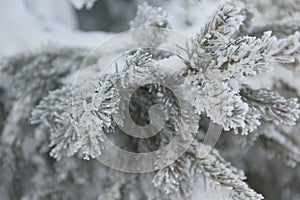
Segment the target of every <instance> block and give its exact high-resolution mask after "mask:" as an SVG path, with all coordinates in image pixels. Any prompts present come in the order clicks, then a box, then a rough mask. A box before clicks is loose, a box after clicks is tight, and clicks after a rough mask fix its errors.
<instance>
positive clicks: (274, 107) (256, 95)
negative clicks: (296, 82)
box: [240, 85, 300, 125]
mask: <svg viewBox="0 0 300 200" xmlns="http://www.w3.org/2000/svg"><path fill="white" fill-rule="evenodd" d="M240 94H241V96H242V97H243V100H244V101H245V102H247V103H248V104H249V106H250V107H251V108H252V109H253V110H254V111H255V112H256V113H257V114H259V115H260V116H261V118H262V119H263V120H266V121H271V122H273V123H275V124H277V125H278V124H286V125H295V122H296V120H297V119H298V118H299V115H300V110H299V104H298V99H297V98H291V99H285V98H283V97H280V96H276V95H275V94H274V92H272V91H270V90H267V89H259V90H253V89H251V88H249V87H248V86H246V85H243V87H242V89H241V91H240Z"/></svg>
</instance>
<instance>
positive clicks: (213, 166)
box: [186, 143, 263, 200]
mask: <svg viewBox="0 0 300 200" xmlns="http://www.w3.org/2000/svg"><path fill="white" fill-rule="evenodd" d="M205 148H209V147H206V146H205V145H203V144H201V143H195V144H194V146H192V147H191V148H190V150H189V151H188V152H187V153H186V154H187V156H188V158H189V159H190V162H191V168H192V170H193V171H194V173H195V174H198V173H199V174H202V175H204V176H206V177H207V178H209V179H210V180H212V181H213V182H214V183H215V184H216V185H221V186H224V187H229V188H232V197H233V198H234V199H240V200H245V199H249V200H250V199H251V200H253V199H263V196H262V195H261V194H258V193H256V192H255V191H254V190H253V189H251V188H249V186H248V185H247V184H246V183H245V182H244V180H245V179H246V177H245V176H244V172H243V171H240V170H238V169H236V168H234V167H233V166H232V165H231V164H230V163H228V162H226V161H225V160H224V159H223V158H222V157H221V156H220V155H219V153H218V152H217V151H216V150H213V151H211V152H210V153H209V154H208V155H207V156H206V157H204V158H203V157H202V156H203V155H202V152H201V149H202V150H203V149H205ZM204 152H205V151H204Z"/></svg>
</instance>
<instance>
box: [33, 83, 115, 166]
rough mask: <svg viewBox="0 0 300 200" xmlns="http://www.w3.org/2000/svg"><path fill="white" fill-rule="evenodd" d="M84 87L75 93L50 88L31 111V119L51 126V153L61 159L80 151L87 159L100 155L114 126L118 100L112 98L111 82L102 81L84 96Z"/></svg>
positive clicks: (63, 89) (68, 90)
mask: <svg viewBox="0 0 300 200" xmlns="http://www.w3.org/2000/svg"><path fill="white" fill-rule="evenodd" d="M85 89H86V88H85ZM90 89H91V88H90ZM83 91H84V90H83ZM83 91H81V90H80V91H79V92H78V91H76V93H75V94H73V93H72V90H71V89H70V88H62V89H59V90H56V91H54V92H51V93H50V94H49V96H47V97H45V98H44V99H43V100H42V101H41V102H40V104H39V105H38V106H37V107H36V108H35V109H34V110H33V112H32V118H31V122H32V123H39V122H42V123H43V124H45V125H46V126H48V127H50V132H51V146H53V147H54V148H53V149H52V151H51V153H50V155H51V156H53V157H54V158H56V159H58V160H59V159H61V157H62V156H64V155H65V154H66V155H68V156H71V155H73V154H74V153H77V152H78V151H80V152H81V153H82V154H83V155H84V159H87V160H88V159H90V157H91V158H96V157H97V156H99V155H101V151H102V149H103V148H104V145H105V141H106V136H105V135H106V134H107V133H108V132H109V130H110V128H111V126H112V121H111V115H112V113H113V112H115V111H116V109H115V107H114V105H115V104H116V100H111V98H112V97H113V93H114V89H112V86H111V84H110V83H109V82H108V83H104V82H101V81H100V83H99V85H98V86H97V87H95V88H94V89H92V91H93V92H90V93H89V95H87V96H85V97H84V98H82V96H81V95H82V93H81V92H83ZM73 110H74V111H73ZM64 152H66V153H64Z"/></svg>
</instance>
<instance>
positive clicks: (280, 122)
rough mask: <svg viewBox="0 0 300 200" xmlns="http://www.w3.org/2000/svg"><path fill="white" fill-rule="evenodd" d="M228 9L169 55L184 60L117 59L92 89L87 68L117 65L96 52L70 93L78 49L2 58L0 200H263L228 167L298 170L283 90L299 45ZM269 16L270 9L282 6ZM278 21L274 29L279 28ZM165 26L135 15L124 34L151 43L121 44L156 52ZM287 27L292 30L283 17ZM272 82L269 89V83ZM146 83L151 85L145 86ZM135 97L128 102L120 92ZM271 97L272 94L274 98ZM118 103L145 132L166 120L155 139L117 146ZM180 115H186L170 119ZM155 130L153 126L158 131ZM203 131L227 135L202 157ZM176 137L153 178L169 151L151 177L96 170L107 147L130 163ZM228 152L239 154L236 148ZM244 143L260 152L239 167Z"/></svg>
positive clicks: (295, 116)
mask: <svg viewBox="0 0 300 200" xmlns="http://www.w3.org/2000/svg"><path fill="white" fill-rule="evenodd" d="M273 1H274V2H276V3H277V4H278V1H277V0H270V2H273ZM94 2H95V0H71V3H72V4H74V6H75V7H76V8H77V9H82V8H83V7H87V8H91V7H92V5H93V4H94ZM234 2H235V1H234V0H232V1H231V3H228V2H227V3H225V4H221V5H220V6H219V7H218V8H217V10H216V12H215V13H214V14H213V15H212V16H211V17H210V18H209V19H208V20H207V22H206V23H205V25H204V26H203V27H202V29H198V30H199V32H198V33H196V34H194V36H193V37H191V41H189V42H187V44H186V46H184V47H180V49H181V50H184V52H185V53H186V54H187V59H186V60H184V59H183V58H182V57H181V56H178V55H176V54H175V53H173V54H171V53H165V52H163V51H162V50H160V49H156V50H154V51H152V50H151V49H150V48H147V49H135V50H132V51H128V52H126V54H124V55H123V56H121V57H118V59H117V61H116V65H115V68H116V70H115V71H114V70H111V71H109V73H108V74H105V75H103V74H102V76H100V77H98V76H97V75H99V74H98V72H99V69H98V68H97V67H100V68H101V69H103V68H104V67H105V66H101V61H102V60H101V59H109V58H110V57H114V56H115V55H117V54H119V53H120V52H109V51H108V52H105V51H103V52H101V53H103V54H101V56H100V57H101V58H99V60H93V59H95V58H94V57H93V59H91V63H89V62H87V64H88V66H85V67H84V68H81V69H80V73H82V74H79V75H83V77H82V78H83V80H79V81H78V82H77V84H74V85H71V84H70V81H71V80H73V78H74V77H76V72H77V70H78V69H79V66H80V64H81V62H82V61H83V60H84V58H85V57H86V56H87V55H88V52H89V51H88V49H82V48H77V47H67V46H62V47H57V46H51V45H49V46H46V47H43V48H41V49H39V50H38V51H34V52H29V53H28V52H27V53H23V54H17V55H15V56H12V57H8V58H5V59H2V58H1V66H2V67H3V71H2V72H1V73H3V74H4V75H5V76H1V83H2V82H5V81H6V80H9V82H7V83H6V84H5V85H4V86H3V90H5V92H4V95H3V96H4V98H3V99H4V100H3V99H2V96H1V98H0V103H1V106H2V103H3V104H5V106H4V107H5V112H3V113H4V114H5V118H6V121H5V124H4V125H3V130H2V127H0V128H1V134H0V136H1V140H0V155H1V156H0V161H1V165H0V174H1V177H4V178H3V181H0V193H1V194H2V193H3V194H4V195H3V196H4V199H15V198H17V199H97V198H98V199H99V200H120V199H130V200H140V199H148V200H161V199H162V200H182V199H188V200H190V199H191V200H194V199H195V200H196V199H197V200H198V199H199V198H208V199H214V198H215V199H228V200H229V199H238V200H260V199H263V196H262V195H261V194H259V193H258V192H256V191H255V190H254V189H252V188H251V187H250V186H248V185H247V183H246V182H247V180H246V177H245V173H244V172H243V170H239V169H238V168H236V167H233V163H234V165H237V166H238V167H239V168H243V169H244V171H245V172H247V174H249V175H250V176H253V174H255V171H253V169H252V168H255V170H256V169H257V168H259V169H260V168H262V166H264V164H265V163H264V162H266V161H265V160H266V159H264V161H261V163H259V162H257V163H256V161H257V160H258V159H259V158H260V157H262V158H265V157H264V155H269V154H270V155H272V156H275V157H279V158H281V160H283V162H284V163H285V164H287V165H289V166H292V167H295V166H297V164H298V163H299V162H300V140H299V135H298V133H299V124H300V122H299V116H300V108H299V102H298V97H299V96H300V92H299V91H300V90H299V87H297V86H295V83H294V82H293V81H295V82H296V79H297V70H296V68H297V67H296V66H297V64H299V63H298V62H299V53H300V36H299V32H297V31H296V30H294V29H293V30H292V29H290V28H289V30H288V31H286V32H285V33H275V34H272V32H271V31H269V29H268V28H267V27H271V28H272V29H273V28H274V26H273V25H274V24H275V23H277V24H279V25H280V26H281V25H282V24H280V22H278V21H276V20H274V21H273V22H274V24H271V25H270V24H267V25H266V26H264V25H262V27H261V29H259V28H257V27H256V26H257V24H256V25H253V24H252V25H253V27H251V23H252V22H251V20H250V18H249V17H250V16H251V15H250V13H251V14H253V15H254V14H255V12H254V10H253V8H254V7H255V6H254V7H251V8H250V7H247V4H245V5H243V4H242V3H236V2H235V3H234ZM244 2H247V3H249V2H248V1H247V0H245V1H244ZM255 2H256V3H257V1H255ZM277 4H276V5H275V6H278V7H279V8H281V7H282V6H283V7H287V6H288V5H289V4H288V3H287V4H285V3H282V4H281V7H280V6H279V5H277ZM190 9H193V8H190ZM289 9H292V8H291V7H289ZM295 10H297V8H295ZM197 12H198V11H197ZM282 14H283V12H280V13H278V15H279V16H277V17H278V18H281V17H282V18H284V20H287V21H288V20H289V18H288V17H283V16H282ZM168 17H169V14H168V13H167V12H166V11H164V10H163V9H162V8H160V7H159V8H158V7H154V6H151V5H148V4H147V3H144V4H142V5H140V6H139V7H138V10H137V16H136V18H135V19H134V20H133V21H132V22H131V23H130V25H131V28H132V29H140V28H148V27H154V28H156V29H155V30H154V31H152V32H151V33H149V32H148V31H145V32H143V31H141V32H139V33H140V34H137V35H136V38H135V40H134V41H126V42H128V45H130V47H131V45H132V43H130V42H133V43H136V42H137V43H138V44H139V45H140V46H144V45H145V46H149V45H150V46H159V45H161V43H162V42H163V41H164V40H166V36H167V35H166V33H167V32H166V29H165V28H171V25H170V22H169V19H168ZM292 18H293V21H295V19H294V18H295V16H294V15H292ZM281 23H282V21H281ZM279 25H278V26H279ZM289 25H290V24H289ZM186 26H188V25H186ZM287 27H290V26H287ZM199 28H200V27H199ZM122 48H123V47H120V48H119V49H118V50H121V49H122ZM166 66H171V67H172V70H170V68H168V67H166ZM102 67H103V68H102ZM177 67H178V68H177ZM96 68H97V69H96ZM173 68H174V70H173ZM279 69H284V70H281V71H280V70H279ZM97 70H98V71H97ZM271 70H275V71H276V70H279V72H284V73H283V75H277V76H274V77H271V78H270V77H269V78H268V79H267V80H268V81H270V85H271V87H269V88H268V89H266V88H264V87H261V86H260V85H259V84H261V83H262V82H263V81H262V80H261V79H258V78H259V77H260V76H261V75H264V74H266V73H265V72H269V71H271ZM293 70H294V71H293ZM287 71H288V72H289V73H287ZM96 72H97V73H96ZM279 74H280V73H279ZM291 74H292V75H291ZM90 75H91V76H90ZM287 75H288V76H287ZM293 75H295V77H294V79H292V77H293ZM95 77H97V78H95ZM250 77H251V78H252V79H251V80H252V81H253V80H254V81H253V82H251V80H250V79H249V78H250ZM278 77H280V82H279V81H278V79H279V78H278ZM286 77H288V79H290V78H291V80H286V79H287V78H286ZM256 78H257V79H256ZM276 78H277V83H276V84H275V83H274V82H272V81H274V80H276ZM273 79H274V80H273ZM2 80H3V81H2ZM257 80H258V81H257ZM80 81H81V82H80ZM79 82H80V83H79ZM146 82H147V83H148V82H155V84H149V85H146V86H144V83H146ZM278 82H279V83H280V84H279V83H278ZM72 83H73V82H72ZM163 84H168V85H172V86H173V85H174V87H173V88H172V89H173V90H172V91H171V89H170V88H166V87H162V86H161V85H163ZM142 85H143V87H140V88H139V89H138V90H136V91H135V95H133V96H132V98H131V97H129V95H131V93H130V94H128V91H131V89H132V88H136V87H137V86H142ZM257 85H258V87H254V86H257ZM72 86H73V87H72ZM276 87H277V88H276ZM278 88H279V91H278V92H275V91H273V89H274V90H276V89H278ZM1 92H2V91H1ZM173 92H176V94H178V95H179V96H177V97H175V96H174V94H173ZM0 94H1V95H2V93H0ZM178 97H181V98H178ZM122 98H123V99H124V98H128V99H129V98H130V112H131V113H130V115H131V117H132V119H133V120H134V121H136V122H137V123H138V122H142V123H144V122H148V121H151V120H153V119H150V118H151V116H150V117H149V116H148V113H149V108H150V107H151V106H152V105H156V104H159V105H160V106H161V107H162V108H163V109H164V111H165V112H166V114H167V120H166V123H165V126H164V127H163V129H162V130H161V132H160V133H158V134H157V135H155V136H153V137H151V138H146V139H137V138H130V137H129V136H128V135H125V134H124V133H123V132H122V131H121V130H120V129H119V128H117V124H116V123H117V122H116V121H115V120H114V119H115V118H114V115H115V114H118V113H122V112H121V111H124V110H122V109H127V107H125V103H124V102H122V101H121V100H122ZM7 99H8V100H7ZM178 99H181V100H182V102H179V101H178ZM5 101H7V102H5ZM180 103H182V104H180ZM6 104H7V105H6ZM181 106H184V107H185V110H183V111H180V108H181ZM0 111H1V110H0ZM1 112H2V111H1ZM30 113H31V118H30V116H29V115H30ZM1 114H2V113H1ZM121 115H122V114H121ZM121 117H123V118H122V119H123V120H124V121H122V120H121V121H122V123H124V122H125V123H126V120H125V117H124V116H121ZM157 118H158V119H154V120H160V118H159V117H157ZM209 121H211V122H213V123H215V124H217V125H219V126H220V127H221V128H222V129H223V130H224V131H226V132H227V133H225V134H222V137H224V138H226V139H227V140H225V141H223V140H221V141H220V142H219V143H218V144H217V146H216V148H220V151H217V150H215V149H214V150H212V151H210V148H211V147H210V146H208V145H206V144H205V142H204V141H203V137H205V136H204V135H205V134H204V132H205V131H206V130H207V127H208V122H209ZM181 124H183V127H182V128H180V125H181ZM294 125H295V127H291V126H294ZM179 130H182V132H183V133H182V134H180V135H179V136H178V137H177V138H178V140H179V141H180V142H185V141H188V140H191V139H194V142H193V143H192V145H190V147H189V148H188V149H187V151H185V152H184V153H183V155H182V156H181V157H180V158H179V159H177V160H176V161H175V162H172V164H170V165H169V166H166V167H165V166H164V167H163V168H158V166H160V164H161V163H158V161H157V160H159V161H161V159H162V158H163V162H168V161H170V160H172V156H174V154H175V153H176V152H177V150H178V149H176V148H173V149H171V150H168V151H166V152H162V153H161V152H159V153H157V154H155V156H154V157H155V158H153V159H154V161H153V163H152V164H153V166H154V168H155V167H156V168H155V169H156V171H154V172H149V173H146V174H126V173H118V172H116V171H114V170H108V168H105V167H103V166H102V165H100V164H99V162H98V161H97V160H96V159H97V158H99V157H100V156H101V155H102V154H103V151H104V150H105V148H106V147H107V142H108V139H111V140H112V141H113V142H115V143H116V144H120V145H121V146H120V148H124V149H125V150H128V151H130V152H137V153H145V152H153V151H156V150H157V149H160V148H162V147H165V146H166V145H167V144H168V143H170V141H172V139H173V138H174V137H175V136H176V134H178V132H179ZM47 133H48V134H47ZM121 133H122V134H121ZM197 133H198V135H197V137H194V136H195V135H196V134H197ZM231 133H235V134H236V135H234V134H231ZM237 134H239V135H237ZM232 138H233V139H234V140H233V139H232ZM231 139H232V140H231ZM228 140H230V142H228ZM227 142H228V143H227ZM239 143H242V144H243V145H244V146H243V147H244V149H240V148H239V147H238V145H235V144H239ZM250 143H251V145H255V146H254V148H255V149H256V148H257V147H259V148H260V149H263V151H264V152H263V153H261V154H253V155H254V156H252V154H251V155H247V156H245V157H242V156H241V155H240V154H242V152H246V151H247V150H248V148H251V147H250ZM49 144H50V145H49ZM233 144H234V145H233ZM256 145H257V146H256ZM237 149H238V150H237ZM257 149H258V148H257ZM235 150H237V151H235ZM207 152H209V153H208V154H206V153H207ZM219 152H220V153H219ZM249 152H251V151H249ZM265 152H268V154H265ZM221 153H222V156H224V157H226V159H227V158H228V159H229V160H230V162H228V161H225V159H224V158H223V157H222V156H221ZM49 155H50V156H51V157H53V158H54V159H51V158H50V157H49ZM232 155H233V156H232ZM118 156H120V157H116V158H113V159H117V161H121V162H122V164H124V165H125V164H126V162H123V161H124V160H122V159H124V158H121V155H118ZM252 157H255V159H254V160H253V158H252ZM125 159H127V158H125ZM156 159H157V160H156ZM256 159H257V160H256ZM86 160H90V161H89V162H87V161H86ZM128 160H129V161H131V160H130V159H128ZM128 160H126V161H128ZM254 161H255V162H254ZM231 162H232V163H231ZM252 163H255V166H254V167H253V166H252ZM256 164H257V165H256ZM250 165H251V166H252V167H251V168H250V167H248V166H250ZM253 165H254V164H253ZM24 168H26V170H27V171H26V170H25V171H24V170H23V169H24ZM270 177H272V175H270V176H268V177H266V179H269V178H270ZM286 177H287V176H286ZM286 177H284V178H286ZM264 178H265V177H264ZM281 178H282V177H281ZM254 179H255V180H256V177H255V176H254V177H251V179H250V180H248V181H249V183H251V186H255V187H256V184H253V182H251V181H252V180H254ZM258 180H260V179H258ZM282 180H285V179H283V178H282ZM257 182H259V181H257ZM29 183H30V184H32V187H31V185H29V186H30V187H29V186H28V184H29ZM274 183H275V182H274ZM283 183H284V182H282V183H280V185H283ZM258 185H259V184H258ZM296 185H297V184H296ZM9 188H10V189H9ZM257 188H259V186H257V187H256V188H255V189H257ZM261 188H264V187H261ZM16 191H17V192H16ZM259 191H260V190H259ZM14 193H18V194H14ZM266 194H268V193H266ZM6 197H7V198H6ZM10 197H12V198H10Z"/></svg>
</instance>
